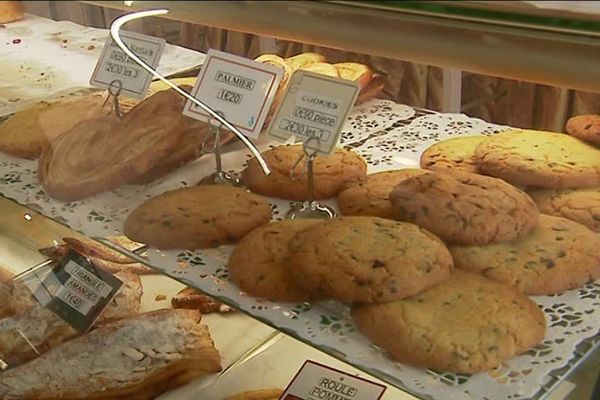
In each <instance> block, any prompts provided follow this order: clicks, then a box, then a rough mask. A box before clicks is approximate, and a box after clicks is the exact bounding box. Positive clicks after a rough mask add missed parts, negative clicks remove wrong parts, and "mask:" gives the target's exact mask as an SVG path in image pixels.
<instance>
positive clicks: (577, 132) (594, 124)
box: [565, 114, 600, 146]
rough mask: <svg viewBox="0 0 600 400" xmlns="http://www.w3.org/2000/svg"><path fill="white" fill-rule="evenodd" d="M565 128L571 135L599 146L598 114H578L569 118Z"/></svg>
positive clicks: (599, 127)
mask: <svg viewBox="0 0 600 400" xmlns="http://www.w3.org/2000/svg"><path fill="white" fill-rule="evenodd" d="M565 129H566V131H567V133H568V134H569V135H571V136H575V137H576V138H579V139H581V140H585V141H586V142H589V143H593V144H595V145H596V146H600V115H593V114H589V115H578V116H576V117H572V118H569V120H568V121H567V125H566V127H565Z"/></svg>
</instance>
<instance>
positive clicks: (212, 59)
mask: <svg viewBox="0 0 600 400" xmlns="http://www.w3.org/2000/svg"><path fill="white" fill-rule="evenodd" d="M282 75H283V70H282V69H281V68H278V67H276V66H273V65H269V64H263V63H259V62H256V61H252V60H249V59H247V58H243V57H238V56H234V55H232V54H228V53H223V52H221V51H217V50H213V49H211V50H209V51H208V53H207V54H206V60H205V61H204V65H203V66H202V69H201V70H200V73H199V74H198V79H197V80H196V85H195V86H194V89H193V90H192V96H194V97H195V98H197V99H198V100H200V101H202V102H203V103H205V104H206V105H207V106H209V107H210V108H212V109H213V110H215V111H218V112H219V113H221V115H224V117H225V118H226V119H227V121H229V122H231V123H232V124H233V125H234V126H235V127H236V128H238V129H239V130H240V131H241V132H242V133H244V134H245V135H246V136H248V137H250V138H253V139H256V138H258V135H259V134H260V132H261V130H262V126H263V124H264V122H265V118H266V117H267V114H268V112H269V108H270V106H271V103H272V102H273V98H274V96H275V92H276V91H277V88H278V87H279V82H280V81H281V77H282ZM183 114H184V115H187V116H188V117H191V118H195V119H198V120H200V121H206V122H211V121H212V120H214V119H213V118H212V117H210V116H209V115H208V114H207V113H206V112H205V111H204V110H203V109H202V108H200V107H198V106H197V105H195V104H193V103H192V102H191V101H188V102H187V103H186V105H185V108H184V109H183ZM216 122H217V125H218V121H216Z"/></svg>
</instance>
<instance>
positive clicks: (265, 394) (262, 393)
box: [223, 389, 283, 400]
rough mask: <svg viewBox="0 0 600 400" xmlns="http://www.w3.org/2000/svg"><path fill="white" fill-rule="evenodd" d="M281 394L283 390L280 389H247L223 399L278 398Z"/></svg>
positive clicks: (263, 399)
mask: <svg viewBox="0 0 600 400" xmlns="http://www.w3.org/2000/svg"><path fill="white" fill-rule="evenodd" d="M282 394H283V390H281V389H260V390H249V391H246V392H242V393H238V394H234V395H233V396H229V397H227V398H225V399H223V400H279V398H280V397H281V395H282Z"/></svg>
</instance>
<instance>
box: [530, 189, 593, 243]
mask: <svg viewBox="0 0 600 400" xmlns="http://www.w3.org/2000/svg"><path fill="white" fill-rule="evenodd" d="M527 193H528V194H529V196H531V198H532V199H533V201H535V203H536V204H537V207H538V209H539V210H540V212H542V213H544V214H549V215H554V216H557V217H563V218H567V219H570V220H571V221H575V222H578V223H580V224H581V225H585V226H587V227H588V228H589V229H591V230H593V231H594V232H596V233H600V186H594V187H590V188H583V189H530V190H528V191H527Z"/></svg>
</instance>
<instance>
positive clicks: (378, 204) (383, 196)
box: [338, 168, 424, 219]
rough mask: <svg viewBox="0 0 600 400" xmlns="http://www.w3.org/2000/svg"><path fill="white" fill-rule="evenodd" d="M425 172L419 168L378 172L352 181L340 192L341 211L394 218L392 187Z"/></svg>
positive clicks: (346, 213)
mask: <svg viewBox="0 0 600 400" xmlns="http://www.w3.org/2000/svg"><path fill="white" fill-rule="evenodd" d="M423 172H424V171H423V170H422V169H418V168H407V169H400V170H396V171H385V172H377V173H375V174H370V175H367V176H366V177H365V179H363V180H361V181H357V182H351V183H349V184H348V185H346V187H345V188H343V189H342V190H341V191H340V193H339V194H338V205H339V207H340V212H341V213H342V214H344V215H364V216H373V217H381V218H392V219H393V218H394V216H395V214H396V213H395V211H394V209H393V207H392V203H390V193H391V192H392V189H394V187H395V186H396V185H397V184H398V183H400V182H401V181H402V180H403V179H406V178H409V177H411V176H414V175H418V174H421V173H423Z"/></svg>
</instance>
